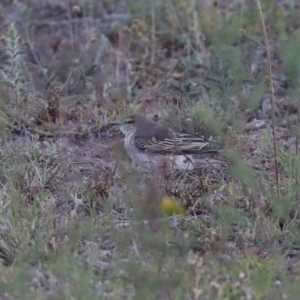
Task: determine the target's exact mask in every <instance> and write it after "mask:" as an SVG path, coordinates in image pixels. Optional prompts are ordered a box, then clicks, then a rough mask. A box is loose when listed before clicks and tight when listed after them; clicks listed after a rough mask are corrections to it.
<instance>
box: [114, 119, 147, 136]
mask: <svg viewBox="0 0 300 300" xmlns="http://www.w3.org/2000/svg"><path fill="white" fill-rule="evenodd" d="M143 119H144V117H143V116H141V115H139V114H131V115H129V116H127V117H126V118H125V119H123V120H121V121H115V122H112V123H110V125H112V126H120V129H121V131H122V133H123V134H124V135H125V136H126V135H128V134H130V133H132V132H133V131H134V130H135V129H136V128H137V126H138V124H139V123H140V122H141V121H142V120H143Z"/></svg>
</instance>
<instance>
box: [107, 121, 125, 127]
mask: <svg viewBox="0 0 300 300" xmlns="http://www.w3.org/2000/svg"><path fill="white" fill-rule="evenodd" d="M109 125H110V126H121V125H122V123H121V122H120V121H114V122H111V123H109Z"/></svg>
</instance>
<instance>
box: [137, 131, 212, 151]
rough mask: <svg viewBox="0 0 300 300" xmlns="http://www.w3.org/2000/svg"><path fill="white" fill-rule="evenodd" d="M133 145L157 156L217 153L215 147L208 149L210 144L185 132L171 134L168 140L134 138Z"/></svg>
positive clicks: (160, 138) (156, 137) (153, 137)
mask: <svg viewBox="0 0 300 300" xmlns="http://www.w3.org/2000/svg"><path fill="white" fill-rule="evenodd" d="M135 145H136V146H137V147H138V148H140V149H141V150H144V151H145V152H151V153H157V154H173V155H179V154H201V153H208V152H218V150H217V148H216V147H210V146H209V145H210V142H209V141H208V140H206V139H204V138H202V137H200V136H197V135H194V134H189V133H185V132H176V133H175V132H172V135H169V136H168V138H162V137H160V136H158V135H154V134H153V136H152V138H150V139H149V136H148V137H147V138H146V137H143V136H136V137H135Z"/></svg>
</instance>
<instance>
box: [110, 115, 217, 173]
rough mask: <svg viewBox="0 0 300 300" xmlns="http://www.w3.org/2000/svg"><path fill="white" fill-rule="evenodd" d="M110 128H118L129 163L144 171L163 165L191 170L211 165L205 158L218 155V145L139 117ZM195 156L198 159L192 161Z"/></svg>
mask: <svg viewBox="0 0 300 300" xmlns="http://www.w3.org/2000/svg"><path fill="white" fill-rule="evenodd" d="M112 124H113V125H120V128H121V131H122V132H123V134H124V135H125V139H124V143H125V148H126V150H127V153H128V155H129V156H130V157H131V159H132V160H133V161H134V162H135V163H136V164H137V165H142V166H143V167H144V168H147V169H148V168H149V167H151V166H153V167H160V166H162V165H165V164H171V165H174V166H175V167H177V168H179V169H193V168H194V167H195V164H199V162H200V163H203V162H205V161H207V162H208V163H209V162H210V159H208V160H207V159H206V158H205V157H204V155H205V154H217V153H218V152H219V151H220V149H219V148H218V146H217V144H213V143H212V142H210V141H208V140H207V139H205V138H203V137H201V136H199V135H196V134H190V133H186V132H183V131H176V130H173V129H171V128H169V127H167V126H165V125H162V124H159V123H157V122H153V121H151V120H149V119H147V118H145V117H144V116H143V115H141V114H132V115H130V116H129V117H128V118H127V119H126V120H124V121H123V122H114V123H112ZM195 155H197V156H198V157H199V156H200V158H198V159H194V156H195ZM202 156H203V157H202ZM216 162H217V161H216V160H213V161H211V163H216Z"/></svg>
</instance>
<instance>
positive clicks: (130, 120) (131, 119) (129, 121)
mask: <svg viewBox="0 0 300 300" xmlns="http://www.w3.org/2000/svg"><path fill="white" fill-rule="evenodd" d="M126 123H127V124H133V123H134V119H133V118H128V119H127V121H126Z"/></svg>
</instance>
